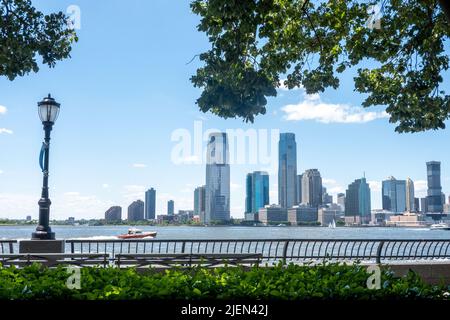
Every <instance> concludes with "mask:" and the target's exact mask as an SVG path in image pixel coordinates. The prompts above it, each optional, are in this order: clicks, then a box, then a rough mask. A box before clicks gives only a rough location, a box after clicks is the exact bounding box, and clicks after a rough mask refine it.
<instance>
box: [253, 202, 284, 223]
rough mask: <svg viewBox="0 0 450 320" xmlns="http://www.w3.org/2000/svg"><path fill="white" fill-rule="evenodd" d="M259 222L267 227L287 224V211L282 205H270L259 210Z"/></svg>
mask: <svg viewBox="0 0 450 320" xmlns="http://www.w3.org/2000/svg"><path fill="white" fill-rule="evenodd" d="M258 217H259V221H260V222H261V223H263V224H265V225H268V224H280V223H287V222H288V217H287V209H286V208H282V207H281V206H280V205H270V206H265V207H264V208H261V209H259V211H258Z"/></svg>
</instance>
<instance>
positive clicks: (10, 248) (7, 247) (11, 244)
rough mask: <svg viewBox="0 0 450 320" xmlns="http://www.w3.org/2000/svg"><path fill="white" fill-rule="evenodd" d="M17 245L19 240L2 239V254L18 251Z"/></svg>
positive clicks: (0, 252)
mask: <svg viewBox="0 0 450 320" xmlns="http://www.w3.org/2000/svg"><path fill="white" fill-rule="evenodd" d="M16 246H17V240H0V254H7V253H14V252H17V251H18V249H16V248H15V247H16Z"/></svg>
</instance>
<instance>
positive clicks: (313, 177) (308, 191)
mask: <svg viewBox="0 0 450 320" xmlns="http://www.w3.org/2000/svg"><path fill="white" fill-rule="evenodd" d="M322 191H323V190H322V177H321V176H320V172H319V170H317V169H308V170H306V171H305V172H304V173H303V177H302V204H304V205H307V206H310V207H315V208H317V207H318V206H320V205H321V204H322Z"/></svg>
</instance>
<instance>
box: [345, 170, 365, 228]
mask: <svg viewBox="0 0 450 320" xmlns="http://www.w3.org/2000/svg"><path fill="white" fill-rule="evenodd" d="M345 216H346V217H353V218H354V219H353V220H354V222H357V223H369V222H370V219H371V204H370V187H369V184H368V183H367V182H366V178H361V179H357V180H355V181H354V182H353V183H351V184H350V185H349V186H348V189H347V190H346V194H345Z"/></svg>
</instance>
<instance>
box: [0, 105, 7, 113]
mask: <svg viewBox="0 0 450 320" xmlns="http://www.w3.org/2000/svg"><path fill="white" fill-rule="evenodd" d="M6 111H8V109H6V107H5V106H2V105H0V114H5V113H6Z"/></svg>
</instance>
